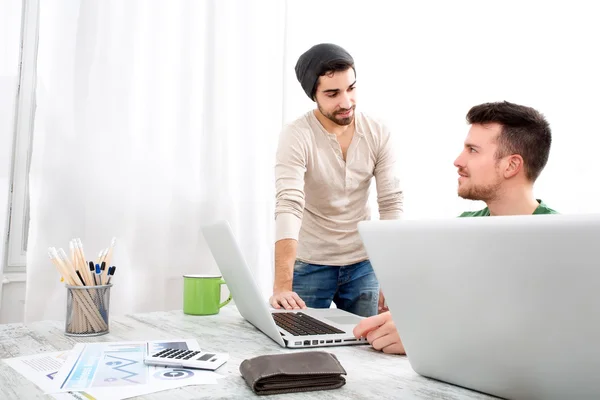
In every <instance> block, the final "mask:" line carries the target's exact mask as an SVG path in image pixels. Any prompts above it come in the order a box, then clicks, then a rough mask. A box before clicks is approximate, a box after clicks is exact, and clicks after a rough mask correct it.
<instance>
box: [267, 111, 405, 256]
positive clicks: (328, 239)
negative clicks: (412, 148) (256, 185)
mask: <svg viewBox="0 0 600 400" xmlns="http://www.w3.org/2000/svg"><path fill="white" fill-rule="evenodd" d="M355 115H356V117H355V121H356V125H355V132H354V136H353V138H352V141H351V142H350V146H349V147H348V151H347V155H346V161H344V159H343V155H342V150H341V147H340V145H339V143H338V141H337V138H336V136H335V135H334V134H331V133H328V132H327V131H326V130H325V129H324V128H323V126H322V125H321V123H320V122H319V120H318V119H317V117H316V116H315V115H314V112H313V111H309V112H307V113H306V114H304V115H303V116H302V117H300V118H298V119H297V120H296V121H294V122H292V123H290V124H287V125H286V126H285V127H284V128H283V130H282V132H281V135H280V137H279V145H278V148H277V156H276V164H275V185H276V192H277V199H276V205H275V221H276V222H275V240H276V241H278V240H281V239H296V240H297V241H298V253H297V259H298V260H301V261H304V262H307V263H311V264H321V265H332V266H343V265H350V264H354V263H357V262H360V261H363V260H366V259H368V257H367V254H366V251H365V249H364V246H363V243H362V240H361V239H360V236H359V234H358V228H357V226H358V222H359V221H363V220H367V219H370V211H369V206H368V199H369V190H370V185H371V181H372V179H371V178H372V177H373V176H374V177H375V182H376V187H377V202H378V205H379V215H380V219H396V218H400V217H401V215H402V207H403V199H404V196H403V193H402V189H401V186H400V180H399V177H398V175H397V171H396V159H395V155H394V149H393V146H392V143H391V134H390V132H389V130H388V129H387V128H386V127H385V126H384V125H383V124H382V123H381V122H379V121H377V120H375V119H373V118H371V117H369V116H367V115H365V114H364V113H361V112H358V111H357V112H356V114H355Z"/></svg>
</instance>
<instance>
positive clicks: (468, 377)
mask: <svg viewBox="0 0 600 400" xmlns="http://www.w3.org/2000/svg"><path fill="white" fill-rule="evenodd" d="M359 233H360V235H361V237H362V239H363V241H364V244H365V246H366V249H367V252H368V254H369V257H370V259H371V263H372V265H373V268H374V269H375V273H376V275H377V277H378V279H379V281H380V282H381V285H382V290H383V293H384V294H385V295H386V299H387V302H388V306H389V308H390V311H391V313H392V317H393V320H394V322H395V324H396V327H397V329H398V331H399V333H400V337H401V338H402V341H403V343H404V345H405V349H406V352H407V356H408V360H409V362H410V364H411V366H412V367H413V369H414V370H415V371H416V372H417V373H419V374H421V375H424V376H427V377H431V378H435V379H437V380H441V381H445V382H449V383H452V384H455V385H459V386H464V387H467V388H471V389H475V390H478V391H481V392H484V393H489V394H492V395H495V396H500V397H506V398H513V399H600V383H599V379H600V293H599V292H600V290H599V289H600V214H595V215H529V216H510V217H486V218H452V219H445V220H419V221H408V220H406V221H365V222H361V223H359Z"/></svg>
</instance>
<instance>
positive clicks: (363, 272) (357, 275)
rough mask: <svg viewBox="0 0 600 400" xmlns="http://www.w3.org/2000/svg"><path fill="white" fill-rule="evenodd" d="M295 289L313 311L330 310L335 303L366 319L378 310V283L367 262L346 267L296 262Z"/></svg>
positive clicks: (293, 288) (340, 307)
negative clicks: (332, 303)
mask: <svg viewBox="0 0 600 400" xmlns="http://www.w3.org/2000/svg"><path fill="white" fill-rule="evenodd" d="M292 290H293V291H294V292H296V293H297V294H298V296H300V298H301V299H302V300H304V302H305V303H306V306H307V307H311V308H329V307H331V302H332V301H333V302H334V303H335V305H336V307H337V308H339V309H342V310H345V311H348V312H351V313H352V314H356V315H360V316H363V317H370V316H372V315H376V314H377V311H378V302H379V282H378V281H377V278H376V277H375V272H373V268H372V267H371V263H370V262H369V261H368V260H366V261H361V262H359V263H356V264H352V265H347V266H343V267H334V266H327V265H316V264H307V263H305V262H302V261H296V263H295V264H294V281H293V286H292Z"/></svg>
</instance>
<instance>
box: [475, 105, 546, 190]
mask: <svg viewBox="0 0 600 400" xmlns="http://www.w3.org/2000/svg"><path fill="white" fill-rule="evenodd" d="M467 122H468V123H469V124H489V123H494V122H495V123H498V124H500V125H501V126H502V130H501V132H500V135H499V136H498V150H497V152H496V158H498V159H500V158H502V157H505V156H507V155H511V154H519V155H520V156H521V157H522V158H523V162H524V165H525V173H526V176H527V178H528V179H529V180H530V181H531V182H535V180H536V179H537V178H538V177H539V176H540V173H541V172H542V170H543V169H544V167H545V166H546V163H547V162H548V156H549V154H550V146H551V144H552V132H551V131H550V124H548V121H546V118H545V117H544V115H543V114H541V113H540V112H538V111H537V110H535V109H533V108H531V107H526V106H522V105H519V104H514V103H509V102H507V101H503V102H496V103H484V104H480V105H477V106H474V107H472V108H471V109H470V110H469V112H468V113H467Z"/></svg>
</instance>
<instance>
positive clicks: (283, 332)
mask: <svg viewBox="0 0 600 400" xmlns="http://www.w3.org/2000/svg"><path fill="white" fill-rule="evenodd" d="M202 233H203V234H204V238H205V239H206V242H207V243H208V246H209V248H210V250H211V252H212V254H213V257H214V259H215V261H216V262H217V265H218V267H219V269H220V270H221V274H223V278H224V279H225V282H226V283H227V287H228V288H229V291H230V292H231V296H232V297H233V299H234V300H235V305H236V306H237V308H238V310H239V311H240V314H241V315H242V317H244V318H245V319H246V320H247V321H248V322H250V323H251V324H252V325H254V326H255V327H256V328H257V329H259V330H261V331H262V332H263V333H264V334H265V335H267V336H268V337H270V338H271V339H273V340H274V341H275V342H276V343H278V344H279V345H280V346H282V347H291V348H299V347H323V346H342V345H353V344H368V343H367V341H366V340H364V339H356V338H355V337H354V335H353V333H352V330H353V329H354V327H355V326H356V324H358V323H359V322H360V320H361V319H362V317H359V316H357V315H354V314H351V313H349V312H346V311H343V310H339V309H336V308H327V309H314V308H312V309H304V310H294V311H292V310H289V311H288V310H276V309H273V308H271V307H270V305H269V304H268V302H267V301H264V300H263V297H262V295H261V293H260V290H259V289H258V285H257V284H256V282H255V280H254V277H253V276H252V272H251V270H250V268H249V267H248V265H247V264H246V261H245V260H244V257H243V255H242V252H241V250H240V248H239V246H238V244H237V241H236V239H235V237H234V235H233V232H232V230H231V228H230V226H229V224H228V223H227V222H226V221H222V222H219V223H217V224H214V225H210V226H205V227H203V228H202Z"/></svg>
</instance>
